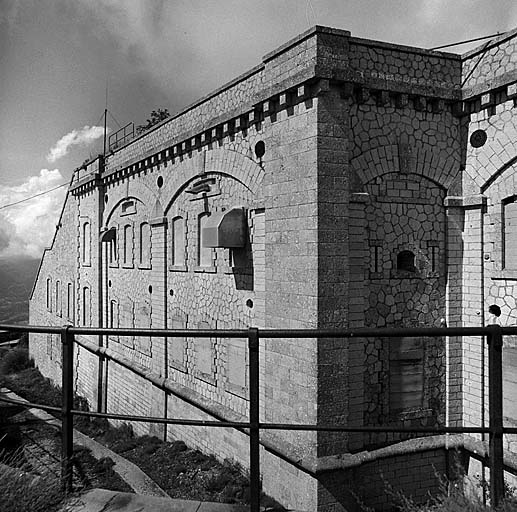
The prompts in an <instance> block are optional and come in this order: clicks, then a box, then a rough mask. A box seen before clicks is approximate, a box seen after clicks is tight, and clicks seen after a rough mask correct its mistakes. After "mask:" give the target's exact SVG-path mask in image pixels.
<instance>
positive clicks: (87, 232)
mask: <svg viewBox="0 0 517 512" xmlns="http://www.w3.org/2000/svg"><path fill="white" fill-rule="evenodd" d="M81 241H82V253H81V255H82V262H83V264H84V265H89V264H90V244H91V228H90V223H89V222H85V223H84V224H83V232H82V240H81Z"/></svg>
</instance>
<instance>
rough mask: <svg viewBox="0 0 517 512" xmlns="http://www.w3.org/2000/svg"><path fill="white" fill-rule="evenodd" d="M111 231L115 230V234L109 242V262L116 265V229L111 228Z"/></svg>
mask: <svg viewBox="0 0 517 512" xmlns="http://www.w3.org/2000/svg"><path fill="white" fill-rule="evenodd" d="M112 229H115V234H114V235H113V238H111V240H110V242H109V246H108V247H109V249H108V250H109V262H110V264H111V265H116V264H117V262H118V247H117V234H118V230H117V229H116V228H112Z"/></svg>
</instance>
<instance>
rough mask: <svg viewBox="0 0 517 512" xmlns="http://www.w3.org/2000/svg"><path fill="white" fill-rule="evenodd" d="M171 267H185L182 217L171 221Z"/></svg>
mask: <svg viewBox="0 0 517 512" xmlns="http://www.w3.org/2000/svg"><path fill="white" fill-rule="evenodd" d="M171 253H172V265H174V266H177V267H179V266H184V265H185V221H184V220H183V217H175V218H174V219H173V220H172V251H171Z"/></svg>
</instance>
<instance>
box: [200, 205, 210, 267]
mask: <svg viewBox="0 0 517 512" xmlns="http://www.w3.org/2000/svg"><path fill="white" fill-rule="evenodd" d="M208 217H210V214H209V213H203V214H201V215H200V216H199V218H198V244H197V246H198V249H197V250H198V263H197V264H198V266H200V267H210V266H212V248H211V247H204V242H205V236H204V234H203V231H204V229H203V228H204V227H206V224H207V221H208Z"/></svg>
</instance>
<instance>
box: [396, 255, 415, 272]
mask: <svg viewBox="0 0 517 512" xmlns="http://www.w3.org/2000/svg"><path fill="white" fill-rule="evenodd" d="M397 270H405V271H406V272H416V267H415V255H414V253H413V252H411V251H401V252H399V253H398V254H397Z"/></svg>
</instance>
